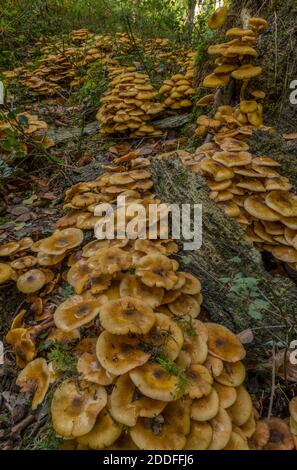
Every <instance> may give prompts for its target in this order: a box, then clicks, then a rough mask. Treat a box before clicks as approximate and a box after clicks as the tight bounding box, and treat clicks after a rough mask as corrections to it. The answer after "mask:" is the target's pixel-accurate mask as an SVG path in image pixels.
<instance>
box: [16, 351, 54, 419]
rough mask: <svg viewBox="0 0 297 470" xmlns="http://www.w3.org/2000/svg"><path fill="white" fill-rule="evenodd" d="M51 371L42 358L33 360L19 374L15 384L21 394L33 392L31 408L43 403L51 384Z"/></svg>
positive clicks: (33, 408)
mask: <svg viewBox="0 0 297 470" xmlns="http://www.w3.org/2000/svg"><path fill="white" fill-rule="evenodd" d="M51 377H52V375H51V371H50V369H49V367H48V365H47V363H46V360H45V359H43V358H38V359H34V360H33V361H31V362H29V364H27V365H26V367H25V368H24V369H23V370H22V371H21V372H20V373H19V375H18V377H17V380H16V384H17V385H18V386H19V387H21V391H22V392H34V396H33V399H32V404H31V408H32V410H35V409H36V408H37V407H38V405H40V403H42V402H43V400H44V397H45V395H46V392H47V390H48V388H49V385H50V382H51Z"/></svg>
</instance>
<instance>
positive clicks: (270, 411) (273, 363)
mask: <svg viewBox="0 0 297 470" xmlns="http://www.w3.org/2000/svg"><path fill="white" fill-rule="evenodd" d="M275 365H276V364H275V342H274V341H273V346H272V383H271V393H270V401H269V408H268V414H267V418H268V419H270V418H271V415H272V407H273V401H274V395H275Z"/></svg>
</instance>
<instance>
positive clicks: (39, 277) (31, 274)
mask: <svg viewBox="0 0 297 470" xmlns="http://www.w3.org/2000/svg"><path fill="white" fill-rule="evenodd" d="M46 282H47V279H46V275H45V274H44V272H43V271H41V270H40V269H30V270H29V271H27V272H25V273H24V274H21V275H20V276H19V277H18V280H17V288H18V290H19V291H20V292H23V293H24V294H33V293H34V292H37V291H39V290H40V289H42V287H43V286H44V285H45V284H46Z"/></svg>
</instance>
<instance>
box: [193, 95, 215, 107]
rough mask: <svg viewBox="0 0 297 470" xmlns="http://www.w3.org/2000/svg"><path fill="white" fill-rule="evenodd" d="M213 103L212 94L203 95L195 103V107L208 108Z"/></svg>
mask: <svg viewBox="0 0 297 470" xmlns="http://www.w3.org/2000/svg"><path fill="white" fill-rule="evenodd" d="M213 102H214V94H210V95H205V96H203V97H202V98H200V100H198V101H197V102H196V106H208V105H209V104H211V103H213Z"/></svg>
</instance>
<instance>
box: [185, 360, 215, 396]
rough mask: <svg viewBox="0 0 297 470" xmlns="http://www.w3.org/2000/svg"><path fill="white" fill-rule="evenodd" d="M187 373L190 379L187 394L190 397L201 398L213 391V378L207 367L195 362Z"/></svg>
mask: <svg viewBox="0 0 297 470" xmlns="http://www.w3.org/2000/svg"><path fill="white" fill-rule="evenodd" d="M185 373H186V378H187V380H188V385H187V386H186V390H185V394H188V395H189V397H190V398H192V399H194V398H201V397H203V396H207V395H209V394H210V393H211V390H212V383H213V378H212V376H211V375H210V373H209V371H208V369H207V368H206V367H204V366H202V365H201V364H193V365H191V366H190V367H189V368H188V369H187V370H186V372H185Z"/></svg>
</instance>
